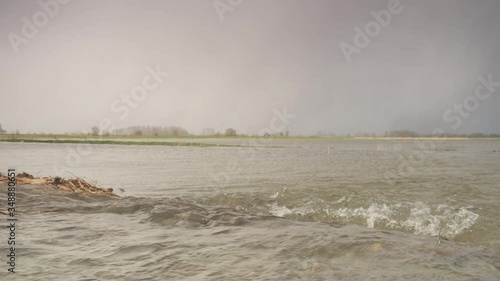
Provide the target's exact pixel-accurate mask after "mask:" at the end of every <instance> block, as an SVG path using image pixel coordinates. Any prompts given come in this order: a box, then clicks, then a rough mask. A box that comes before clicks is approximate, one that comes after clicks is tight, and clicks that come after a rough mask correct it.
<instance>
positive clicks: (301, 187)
mask: <svg viewBox="0 0 500 281" xmlns="http://www.w3.org/2000/svg"><path fill="white" fill-rule="evenodd" d="M196 142H208V143H221V144H234V145H242V147H187V146H173V147H172V146H141V145H132V146H120V145H92V146H90V145H81V144H43V143H36V144H35V143H34V144H30V143H0V172H2V173H4V174H5V173H6V171H7V169H8V168H15V169H16V171H17V172H18V173H19V172H22V171H25V172H28V173H30V174H33V175H39V176H57V175H59V176H64V177H73V176H74V175H76V176H78V177H81V178H84V179H86V180H88V181H91V182H94V183H96V184H97V185H98V186H101V187H106V188H108V187H111V188H113V189H114V190H115V193H117V194H118V195H120V196H121V199H110V198H102V197H95V196H88V195H75V194H69V193H66V192H62V191H56V190H52V189H51V188H46V187H44V188H40V187H33V186H19V187H18V194H17V197H18V198H17V200H18V206H17V207H18V219H19V221H18V227H17V240H18V252H17V255H18V260H17V264H16V271H17V273H16V276H15V277H16V279H12V280H286V279H288V280H403V279H406V280H500V219H499V214H500V141H495V140H446V141H437V142H434V141H429V140H427V141H422V140H420V141H418V140H417V141H414V140H327V139H321V140H319V139H318V140H314V139H289V140H287V139H281V140H266V142H265V143H263V142H262V141H257V140H249V139H233V140H224V141H222V140H202V139H200V140H196ZM66 170H69V172H68V171H66ZM0 186H1V187H2V190H6V188H5V187H6V185H5V184H2V185H0ZM0 202H6V192H2V193H1V194H0ZM2 204H4V205H5V206H0V209H2V210H3V209H5V208H6V203H2ZM4 221H5V220H4ZM1 233H2V237H6V235H7V234H6V232H5V231H2V232H1ZM4 240H5V239H4ZM0 249H1V250H2V252H5V253H7V243H6V242H5V241H4V242H2V244H1V245H0ZM1 256H2V257H5V255H4V254H2V255H1ZM5 261H6V258H2V263H1V264H3V267H4V269H2V271H3V272H2V273H0V276H6V274H7V273H6V272H7V265H6V263H5ZM4 274H5V275H4ZM2 280H3V277H2Z"/></svg>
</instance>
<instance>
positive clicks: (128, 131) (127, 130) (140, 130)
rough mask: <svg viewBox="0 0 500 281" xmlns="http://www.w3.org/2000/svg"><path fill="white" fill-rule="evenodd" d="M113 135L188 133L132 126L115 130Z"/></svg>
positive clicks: (182, 129)
mask: <svg viewBox="0 0 500 281" xmlns="http://www.w3.org/2000/svg"><path fill="white" fill-rule="evenodd" d="M112 134H113V135H135V136H188V135H189V132H188V131H187V130H186V129H184V128H182V127H176V126H171V127H152V126H132V127H127V128H123V129H116V130H114V131H113V132H112Z"/></svg>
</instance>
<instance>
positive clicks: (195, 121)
mask: <svg viewBox="0 0 500 281" xmlns="http://www.w3.org/2000/svg"><path fill="white" fill-rule="evenodd" d="M52 1H55V0H52ZM52 1H51V0H40V2H41V3H49V2H51V3H52V6H50V5H49V6H48V7H49V8H46V9H49V11H50V12H51V13H52V15H51V16H49V17H48V20H46V21H45V22H44V17H43V15H41V14H40V13H39V12H40V11H42V13H43V11H44V10H43V7H42V6H43V5H42V6H41V5H40V3H39V1H24V0H21V1H20V0H0V36H1V37H0V103H1V108H2V109H1V110H0V123H1V124H2V126H3V128H4V129H6V130H8V131H14V130H16V129H18V130H20V131H21V132H45V133H62V132H76V131H82V130H85V129H89V128H90V127H92V126H94V125H98V124H99V122H100V121H101V120H103V119H108V120H111V122H112V124H113V126H114V127H117V128H120V127H126V126H132V125H154V126H171V125H176V126H182V127H184V128H186V129H187V130H188V131H190V132H193V133H200V132H201V130H202V129H203V128H205V127H214V128H215V129H216V130H220V131H223V130H224V129H225V128H228V127H233V128H235V129H237V130H238V132H241V133H249V134H252V133H257V132H258V131H259V130H260V129H262V128H264V127H268V126H269V122H270V120H271V119H272V117H273V108H278V109H279V110H282V108H283V107H284V106H286V108H287V111H288V112H289V113H293V114H295V115H296V117H295V118H293V119H292V120H290V124H289V126H288V129H289V130H290V131H291V132H292V133H293V134H315V133H317V132H318V131H323V132H334V133H337V134H347V133H355V132H358V131H363V132H374V133H379V134H380V133H383V132H384V131H386V130H392V129H410V130H417V131H419V132H422V133H430V132H431V131H432V130H433V129H434V128H437V127H440V128H442V129H443V130H445V131H446V132H451V133H457V132H467V133H472V132H486V133H490V132H496V133H500V122H499V120H500V118H499V117H500V111H499V109H500V88H497V91H496V92H493V93H492V94H491V95H490V96H489V97H488V98H486V99H484V100H479V103H478V105H477V109H476V110H474V111H470V112H466V113H467V114H470V115H467V118H465V117H460V119H461V121H462V122H461V124H460V125H459V126H457V125H458V124H457V120H456V119H452V120H454V121H448V122H445V120H443V114H444V113H445V112H446V110H448V109H452V110H453V105H454V104H461V103H463V101H464V99H466V98H467V97H468V96H473V95H474V92H475V89H476V87H477V85H478V84H480V82H479V81H478V77H479V76H483V77H485V78H487V77H488V75H490V74H491V75H492V79H493V81H500V52H499V50H500V38H499V36H500V17H499V16H498V15H499V13H500V1H496V0H480V1H465V0H462V1H430V0H429V1H416V0H414V1H409V0H401V3H400V5H399V9H400V12H399V13H397V14H392V15H391V20H390V22H389V23H388V24H387V26H386V27H381V29H380V32H379V33H378V34H377V35H376V36H374V37H373V38H370V39H371V42H370V44H369V45H368V46H366V47H364V48H360V49H359V50H360V52H359V53H355V54H352V55H351V56H350V62H349V61H348V60H347V59H346V56H344V54H343V52H342V49H341V48H340V45H341V43H342V42H345V43H347V44H350V45H352V46H354V44H355V43H354V37H355V35H356V32H355V28H356V27H359V28H360V29H362V30H364V28H365V25H366V24H367V23H369V22H370V21H373V20H374V16H373V15H372V14H371V13H370V12H371V11H375V12H378V11H380V10H382V9H385V10H387V9H388V8H387V7H388V3H389V2H391V1H394V0H391V1H388V0H380V1H379V0H376V1H368V0H365V1H347V0H345V1H336V0H330V1H326V0H302V1H295V0H278V1H263V0H243V1H242V2H241V3H240V4H239V5H236V4H237V3H236V2H237V1H236V0H232V1H233V2H231V1H228V0H220V2H222V3H223V4H224V5H230V4H231V3H233V5H234V6H229V7H231V10H230V11H229V10H228V11H225V12H224V13H222V16H223V20H221V17H220V15H219V14H220V12H219V14H218V13H217V11H216V9H215V7H214V1H213V0H197V1H194V0H178V1H166V0H163V1H159V0H158V1H148V0H142V1H129V0H128V1H124V0H122V1H97V0H90V1H79V0H73V1H70V2H69V3H67V4H60V3H59V2H52ZM61 2H63V1H62V0H61ZM228 2H231V3H228ZM54 3H57V5H56V6H54V5H53V4H54ZM218 7H222V6H220V5H219V6H218ZM401 9H402V10H401ZM37 13H38V14H37ZM45 13H48V12H45ZM34 15H37V16H38V18H37V17H35V20H38V25H39V26H40V27H36V26H35V27H36V28H37V29H38V30H37V31H36V32H33V30H29V28H28V27H25V25H27V24H26V22H25V21H23V18H24V17H25V18H26V19H27V21H29V22H30V24H34V19H33V16H34ZM23 29H25V30H24V31H25V33H26V34H27V35H28V37H32V38H28V37H27V36H25V35H26V34H24V35H23ZM28 31H31V33H30V32H28ZM13 34H15V35H13ZM16 36H17V37H16ZM13 38H14V39H13ZM19 38H22V39H19ZM20 42H21V43H20ZM16 49H17V52H16ZM147 67H150V68H151V69H155V68H156V67H159V69H160V70H161V71H162V72H168V73H169V76H168V77H166V78H161V80H162V82H161V83H157V84H158V85H157V87H156V88H154V89H152V90H149V91H148V93H147V97H146V98H145V99H144V100H142V101H140V102H138V103H136V104H134V106H136V108H131V107H130V106H128V107H129V109H130V110H129V112H128V114H127V116H126V117H125V116H124V115H125V113H124V111H120V112H118V111H117V110H116V108H118V107H119V106H123V105H124V104H125V103H123V104H122V101H121V100H120V97H121V95H122V94H127V95H129V94H130V92H131V91H132V89H134V87H136V86H141V85H142V84H143V80H144V79H146V78H147V77H146V76H148V75H149V72H148V71H147V70H146V69H147ZM151 81H153V80H151ZM151 81H149V83H153V82H154V81H153V82H151ZM153 84H154V83H153ZM483 90H485V87H483ZM113 103H115V104H114V106H115V110H113V109H112V105H113ZM457 114H458V113H456V112H451V113H449V116H448V117H449V118H457V116H458V115H457ZM452 126H456V127H457V128H456V129H453V128H452Z"/></svg>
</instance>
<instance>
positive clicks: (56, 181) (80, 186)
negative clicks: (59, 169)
mask: <svg viewBox="0 0 500 281" xmlns="http://www.w3.org/2000/svg"><path fill="white" fill-rule="evenodd" d="M8 181H9V178H8V177H7V176H6V175H3V174H1V173H0V183H2V182H8ZM16 182H17V183H18V184H31V185H45V186H51V187H53V188H55V189H59V190H66V191H72V192H75V193H90V194H96V195H104V196H112V197H119V196H118V195H116V194H114V193H113V189H112V188H107V189H104V188H99V187H97V186H95V185H94V184H91V183H89V182H87V181H85V180H83V179H81V178H76V179H64V178H60V177H40V178H37V177H34V176H32V175H30V174H28V173H24V172H23V173H20V174H17V175H16Z"/></svg>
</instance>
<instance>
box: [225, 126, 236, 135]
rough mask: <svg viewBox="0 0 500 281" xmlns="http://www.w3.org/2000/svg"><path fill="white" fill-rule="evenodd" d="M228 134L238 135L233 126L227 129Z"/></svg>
mask: <svg viewBox="0 0 500 281" xmlns="http://www.w3.org/2000/svg"><path fill="white" fill-rule="evenodd" d="M226 136H236V130H235V129H233V128H228V129H226Z"/></svg>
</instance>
